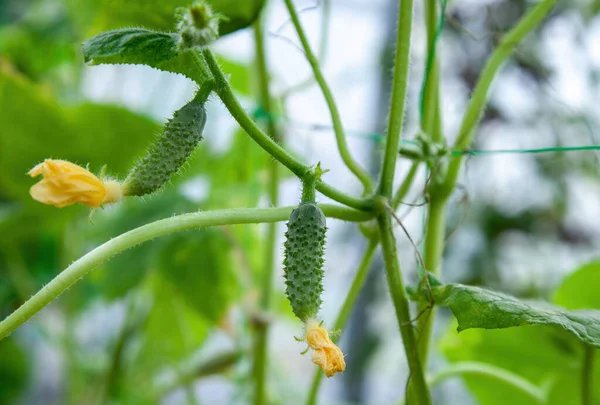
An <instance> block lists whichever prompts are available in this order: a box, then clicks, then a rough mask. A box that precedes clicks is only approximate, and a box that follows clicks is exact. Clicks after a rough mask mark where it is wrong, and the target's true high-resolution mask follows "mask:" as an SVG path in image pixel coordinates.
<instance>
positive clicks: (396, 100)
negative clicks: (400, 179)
mask: <svg viewBox="0 0 600 405" xmlns="http://www.w3.org/2000/svg"><path fill="white" fill-rule="evenodd" d="M412 12H413V1H412V0H402V1H400V15H399V17H398V37H397V39H396V58H395V60H394V81H393V85H392V96H391V97H392V102H391V105H390V112H389V122H388V132H387V140H386V144H385V155H384V158H383V166H382V169H381V178H380V179H379V188H378V193H379V194H381V195H383V196H384V197H386V198H391V197H392V190H393V187H394V173H395V171H396V160H397V158H398V151H399V147H400V135H401V132H402V125H403V122H404V107H405V103H406V89H407V86H408V65H409V59H410V36H411V30H412Z"/></svg>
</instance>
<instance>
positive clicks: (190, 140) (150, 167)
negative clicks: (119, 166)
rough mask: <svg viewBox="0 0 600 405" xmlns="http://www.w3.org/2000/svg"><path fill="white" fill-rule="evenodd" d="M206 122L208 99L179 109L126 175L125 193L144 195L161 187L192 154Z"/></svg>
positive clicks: (192, 102)
mask: <svg viewBox="0 0 600 405" xmlns="http://www.w3.org/2000/svg"><path fill="white" fill-rule="evenodd" d="M205 123H206V111H205V109H204V103H201V102H199V101H197V100H192V101H190V102H189V103H188V104H186V105H184V106H183V107H182V108H181V109H179V110H178V111H176V112H175V114H173V118H171V119H170V120H169V121H168V122H167V123H166V125H165V129H164V131H163V133H162V135H161V136H160V137H159V138H158V139H157V140H156V142H155V143H154V144H153V145H152V146H151V147H150V149H149V150H148V153H147V154H146V156H144V157H143V158H142V159H141V160H140V161H138V162H137V163H136V164H135V166H134V167H133V169H132V170H131V172H130V173H129V175H128V176H127V179H125V182H124V185H123V193H124V195H130V196H131V195H137V196H142V195H146V194H151V193H153V192H155V191H157V190H158V189H160V188H161V187H162V186H163V185H164V184H165V183H166V182H167V181H169V179H170V178H171V176H172V175H173V174H174V173H176V172H177V171H179V170H180V169H181V168H182V166H183V165H184V164H185V162H186V161H187V159H188V158H189V157H190V155H191V154H192V152H193V151H194V149H195V148H196V145H197V144H198V142H199V141H200V140H201V139H202V130H203V129H204V124H205Z"/></svg>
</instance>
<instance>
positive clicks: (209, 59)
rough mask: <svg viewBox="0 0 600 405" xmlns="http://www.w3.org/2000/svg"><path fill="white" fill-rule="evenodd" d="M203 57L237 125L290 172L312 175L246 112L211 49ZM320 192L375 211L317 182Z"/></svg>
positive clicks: (370, 203)
mask: <svg viewBox="0 0 600 405" xmlns="http://www.w3.org/2000/svg"><path fill="white" fill-rule="evenodd" d="M202 55H203V56H204V58H205V61H206V64H207V66H208V68H209V69H210V71H211V73H212V74H213V76H214V77H215V81H216V86H217V87H216V90H215V91H216V92H217V95H218V96H219V98H220V99H221V101H223V104H225V107H227V109H228V110H229V113H230V114H231V116H232V117H233V118H234V119H235V120H236V121H237V122H238V124H239V125H240V126H241V127H242V128H243V129H244V131H246V133H248V135H250V137H251V138H252V139H254V141H255V142H256V143H257V144H258V145H259V146H260V147H261V148H263V149H264V150H265V151H266V152H267V153H269V154H270V155H271V156H273V158H275V159H276V160H277V161H279V162H280V163H281V164H283V165H284V166H285V167H287V168H288V169H290V170H291V172H292V173H294V174H295V175H296V176H298V177H299V178H303V177H304V175H305V174H306V173H307V172H308V171H310V167H309V166H306V165H305V164H303V163H301V162H300V161H298V160H297V159H296V158H294V157H293V156H292V155H290V154H289V153H288V152H287V151H286V150H285V149H283V148H282V147H281V146H279V145H278V144H277V142H275V141H274V140H273V139H271V137H269V136H268V135H267V134H265V133H264V132H263V131H262V130H261V129H260V128H259V127H258V126H257V125H256V123H255V122H254V121H252V118H250V116H249V115H248V114H247V113H246V111H244V109H243V108H242V106H241V105H240V103H239V101H238V100H237V98H236V97H235V95H234V94H233V90H232V89H231V86H230V85H229V82H228V81H227V78H226V77H225V75H224V74H223V72H222V71H221V68H220V67H219V63H218V62H217V59H216V58H215V56H214V55H213V53H212V52H211V51H210V50H209V49H205V50H203V51H202ZM316 188H317V190H318V191H320V192H321V193H323V194H324V195H326V196H327V197H329V198H331V199H333V200H335V201H337V202H339V203H341V204H345V205H347V206H349V207H353V208H356V209H359V210H362V211H371V210H372V209H373V201H372V200H370V199H359V198H355V197H352V196H350V195H348V194H346V193H344V192H342V191H340V190H338V189H336V188H335V187H333V186H331V185H329V184H327V183H325V182H322V181H318V182H317V184H316Z"/></svg>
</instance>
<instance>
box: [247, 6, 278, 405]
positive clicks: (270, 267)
mask: <svg viewBox="0 0 600 405" xmlns="http://www.w3.org/2000/svg"><path fill="white" fill-rule="evenodd" d="M254 44H255V47H256V64H257V71H258V72H257V73H258V84H259V86H258V87H259V96H260V103H261V105H262V108H263V109H264V110H265V112H266V113H267V114H268V115H269V117H271V116H272V114H273V108H272V103H271V93H270V91H269V72H268V69H267V58H266V53H265V41H264V32H263V23H262V18H260V17H259V18H258V19H257V20H256V22H255V23H254ZM267 127H268V132H269V134H271V137H272V138H273V140H274V141H275V142H280V141H281V134H280V133H279V129H278V128H277V125H275V122H274V121H273V120H271V119H269V120H267ZM278 199H279V163H278V162H277V161H276V160H274V159H271V160H270V161H269V204H270V205H271V206H273V207H276V206H277V201H278ZM268 226H269V230H268V234H267V241H266V244H265V252H264V257H265V258H264V269H263V276H262V283H261V292H260V293H261V297H260V307H261V310H262V311H265V312H267V311H269V309H270V307H271V296H272V295H273V291H272V290H273V273H274V271H275V248H276V243H277V233H276V230H277V227H276V224H275V223H271V224H269V225H268ZM268 337H269V324H268V323H267V322H258V323H257V330H256V342H255V351H254V367H253V374H254V379H255V392H254V404H256V405H261V404H264V403H267V400H266V394H265V392H266V388H265V386H266V382H265V381H266V377H265V376H266V374H267V363H268V361H267V359H268V356H267V347H268Z"/></svg>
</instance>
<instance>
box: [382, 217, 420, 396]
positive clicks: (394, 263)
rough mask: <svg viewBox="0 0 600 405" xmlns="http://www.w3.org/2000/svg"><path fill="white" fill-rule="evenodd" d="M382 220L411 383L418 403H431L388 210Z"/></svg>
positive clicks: (389, 281) (388, 271) (389, 279)
mask: <svg viewBox="0 0 600 405" xmlns="http://www.w3.org/2000/svg"><path fill="white" fill-rule="evenodd" d="M377 221H378V223H379V230H380V237H381V246H382V248H383V258H384V261H385V271H386V275H387V284H388V287H389V289H390V294H391V296H392V302H393V303H394V308H395V310H396V318H397V320H398V326H399V327H400V334H401V335H402V342H403V343H404V352H405V353H406V359H407V360H408V367H409V369H410V387H411V389H412V391H411V392H412V393H413V394H414V399H415V401H416V402H414V403H415V404H419V405H429V404H431V398H430V396H429V390H428V388H427V382H426V381H425V375H424V372H423V367H422V366H421V361H420V360H419V353H418V347H417V338H416V336H415V328H414V326H413V324H412V319H411V317H410V305H409V302H408V297H407V296H406V290H405V288H404V281H403V280H402V272H401V271H400V263H399V262H398V252H397V250H396V238H395V237H394V233H393V230H392V219H391V215H390V213H389V212H387V211H385V212H383V213H382V214H380V216H379V217H378V218H377Z"/></svg>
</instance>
